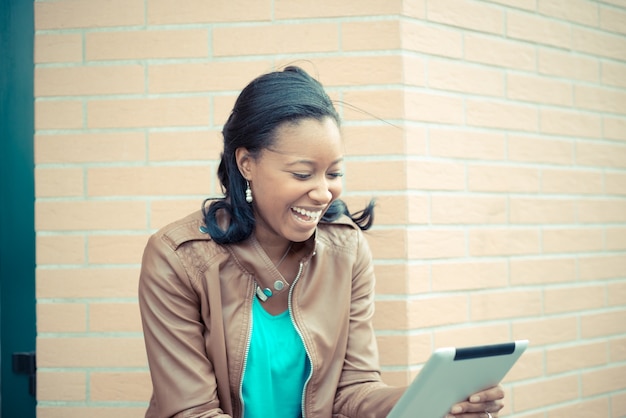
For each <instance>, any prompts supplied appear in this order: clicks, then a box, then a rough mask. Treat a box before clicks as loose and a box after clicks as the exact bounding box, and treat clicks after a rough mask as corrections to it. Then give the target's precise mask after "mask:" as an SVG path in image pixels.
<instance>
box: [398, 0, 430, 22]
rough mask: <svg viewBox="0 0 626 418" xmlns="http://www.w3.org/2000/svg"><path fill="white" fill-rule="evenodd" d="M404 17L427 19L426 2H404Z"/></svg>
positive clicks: (414, 0)
mask: <svg viewBox="0 0 626 418" xmlns="http://www.w3.org/2000/svg"><path fill="white" fill-rule="evenodd" d="M402 15H403V16H407V17H413V18H416V19H422V20H424V19H425V18H426V0H413V1H404V2H402Z"/></svg>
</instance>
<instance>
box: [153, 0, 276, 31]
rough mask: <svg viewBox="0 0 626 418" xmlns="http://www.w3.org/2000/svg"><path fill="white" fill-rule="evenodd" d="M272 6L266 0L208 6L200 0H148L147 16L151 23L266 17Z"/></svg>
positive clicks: (202, 21)
mask: <svg viewBox="0 0 626 418" xmlns="http://www.w3.org/2000/svg"><path fill="white" fill-rule="evenodd" d="M271 18H272V7H271V2H270V1H269V0H261V1H255V2H254V3H247V2H238V1H234V2H233V1H228V0H219V1H215V2H212V3H211V5H210V7H208V5H207V3H206V2H205V1H203V0H186V1H185V2H183V3H180V4H175V3H172V2H171V1H168V0H150V1H149V2H148V7H147V19H148V23H149V24H150V25H176V24H191V23H218V22H244V21H259V20H260V21H269V20H270V19H271Z"/></svg>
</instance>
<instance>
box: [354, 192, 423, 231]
mask: <svg viewBox="0 0 626 418" xmlns="http://www.w3.org/2000/svg"><path fill="white" fill-rule="evenodd" d="M367 202H369V196H368V199H367V201H366V200H365V199H363V201H362V202H359V203H358V204H352V203H351V204H350V206H349V207H350V211H351V212H356V211H357V210H360V209H361V208H364V207H365V205H366V204H367ZM410 203H411V202H410V200H409V199H408V198H407V197H406V196H380V197H376V218H375V219H376V220H375V224H376V225H400V226H404V225H406V224H407V223H409V214H408V213H409V212H413V211H420V210H423V206H418V207H416V206H415V205H412V206H411V207H409V205H410Z"/></svg>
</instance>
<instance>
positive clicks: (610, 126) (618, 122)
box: [602, 115, 626, 141]
mask: <svg viewBox="0 0 626 418" xmlns="http://www.w3.org/2000/svg"><path fill="white" fill-rule="evenodd" d="M602 123H603V125H604V137H605V138H607V139H617V140H622V141H626V119H620V118H612V117H610V116H607V115H605V116H604V117H603V118H602Z"/></svg>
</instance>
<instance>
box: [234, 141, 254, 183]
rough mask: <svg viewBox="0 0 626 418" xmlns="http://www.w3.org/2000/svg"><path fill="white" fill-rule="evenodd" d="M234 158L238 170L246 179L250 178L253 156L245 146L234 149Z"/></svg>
mask: <svg viewBox="0 0 626 418" xmlns="http://www.w3.org/2000/svg"><path fill="white" fill-rule="evenodd" d="M235 160H236V161H237V167H238V168H239V172H240V173H241V175H242V176H243V178H245V179H246V180H250V179H251V174H252V162H253V158H252V155H250V152H249V151H248V149H247V148H243V147H239V148H237V149H236V150H235Z"/></svg>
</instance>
